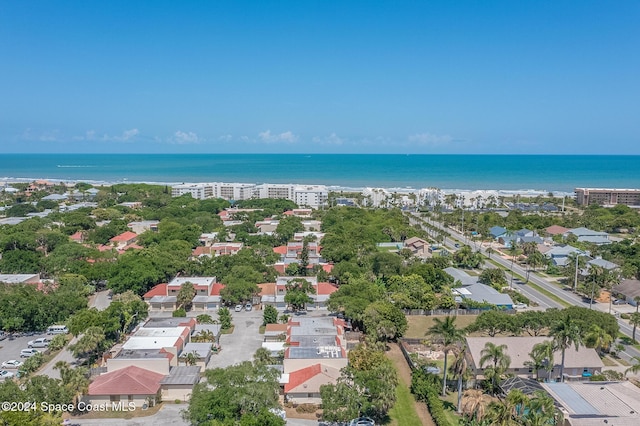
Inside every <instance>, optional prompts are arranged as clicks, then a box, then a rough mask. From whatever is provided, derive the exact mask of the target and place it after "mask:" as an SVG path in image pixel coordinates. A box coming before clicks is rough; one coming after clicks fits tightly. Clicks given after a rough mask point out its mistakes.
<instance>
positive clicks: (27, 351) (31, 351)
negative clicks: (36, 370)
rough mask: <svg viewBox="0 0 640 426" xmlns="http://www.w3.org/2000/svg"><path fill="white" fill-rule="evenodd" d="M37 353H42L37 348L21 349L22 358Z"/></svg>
mask: <svg viewBox="0 0 640 426" xmlns="http://www.w3.org/2000/svg"><path fill="white" fill-rule="evenodd" d="M37 353H40V351H39V350H37V349H23V350H21V351H20V358H31V357H32V356H34V355H35V354H37Z"/></svg>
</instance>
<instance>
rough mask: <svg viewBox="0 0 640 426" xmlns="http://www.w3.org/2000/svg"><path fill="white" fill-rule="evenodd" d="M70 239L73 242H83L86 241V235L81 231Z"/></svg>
mask: <svg viewBox="0 0 640 426" xmlns="http://www.w3.org/2000/svg"><path fill="white" fill-rule="evenodd" d="M69 238H70V239H72V240H73V241H82V240H84V235H83V234H82V232H81V231H77V232H76V233H75V234H73V235H71V236H70V237H69Z"/></svg>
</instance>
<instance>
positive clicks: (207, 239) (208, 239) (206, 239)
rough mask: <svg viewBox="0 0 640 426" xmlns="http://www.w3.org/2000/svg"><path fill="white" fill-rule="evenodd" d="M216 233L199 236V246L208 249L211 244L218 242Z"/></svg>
mask: <svg viewBox="0 0 640 426" xmlns="http://www.w3.org/2000/svg"><path fill="white" fill-rule="evenodd" d="M218 234H219V233H218V232H208V233H203V234H200V239H199V241H200V245H201V246H205V247H210V246H212V245H213V243H215V242H217V241H218Z"/></svg>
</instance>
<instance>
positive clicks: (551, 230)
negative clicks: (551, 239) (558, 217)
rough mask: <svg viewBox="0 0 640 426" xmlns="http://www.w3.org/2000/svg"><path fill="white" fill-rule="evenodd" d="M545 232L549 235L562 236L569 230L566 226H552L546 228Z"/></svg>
mask: <svg viewBox="0 0 640 426" xmlns="http://www.w3.org/2000/svg"><path fill="white" fill-rule="evenodd" d="M545 231H547V234H549V235H561V234H564V233H566V232H568V231H569V228H565V227H564V226H560V225H551V226H549V227H548V228H546V229H545Z"/></svg>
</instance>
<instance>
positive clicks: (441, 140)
mask: <svg viewBox="0 0 640 426" xmlns="http://www.w3.org/2000/svg"><path fill="white" fill-rule="evenodd" d="M408 139H409V142H412V143H414V144H417V145H431V146H439V145H446V144H448V143H450V142H452V141H453V138H452V137H451V136H449V135H434V134H432V133H416V134H415V135H411V136H409V138H408Z"/></svg>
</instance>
